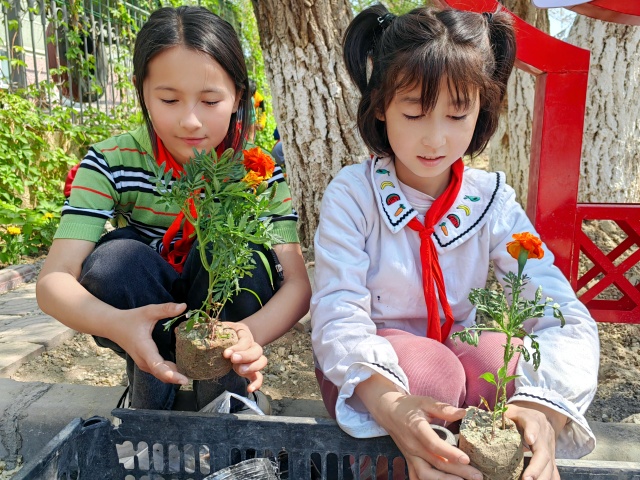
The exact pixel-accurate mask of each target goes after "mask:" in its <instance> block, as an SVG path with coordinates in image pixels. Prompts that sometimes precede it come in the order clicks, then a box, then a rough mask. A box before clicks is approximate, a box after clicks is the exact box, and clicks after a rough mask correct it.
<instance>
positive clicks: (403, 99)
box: [400, 97, 422, 104]
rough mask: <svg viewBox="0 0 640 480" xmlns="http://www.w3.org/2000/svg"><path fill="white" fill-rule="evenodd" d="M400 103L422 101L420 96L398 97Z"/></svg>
mask: <svg viewBox="0 0 640 480" xmlns="http://www.w3.org/2000/svg"><path fill="white" fill-rule="evenodd" d="M400 101H401V102H402V103H412V104H413V103H422V99H421V98H420V97H402V98H400Z"/></svg>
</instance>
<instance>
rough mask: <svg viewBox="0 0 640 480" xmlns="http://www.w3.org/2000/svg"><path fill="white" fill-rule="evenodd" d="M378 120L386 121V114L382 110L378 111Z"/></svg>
mask: <svg viewBox="0 0 640 480" xmlns="http://www.w3.org/2000/svg"><path fill="white" fill-rule="evenodd" d="M376 118H377V119H378V120H380V121H381V122H384V121H385V117H384V112H381V111H380V110H377V111H376Z"/></svg>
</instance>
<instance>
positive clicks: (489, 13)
mask: <svg viewBox="0 0 640 480" xmlns="http://www.w3.org/2000/svg"><path fill="white" fill-rule="evenodd" d="M482 16H483V17H484V18H486V19H487V23H491V21H492V20H493V13H491V12H482Z"/></svg>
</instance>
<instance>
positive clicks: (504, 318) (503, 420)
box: [452, 232, 565, 480]
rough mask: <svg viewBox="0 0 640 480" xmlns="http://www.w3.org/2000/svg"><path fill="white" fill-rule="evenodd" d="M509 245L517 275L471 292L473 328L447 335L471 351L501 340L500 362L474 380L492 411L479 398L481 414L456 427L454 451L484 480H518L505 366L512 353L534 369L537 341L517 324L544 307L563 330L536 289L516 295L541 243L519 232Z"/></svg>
mask: <svg viewBox="0 0 640 480" xmlns="http://www.w3.org/2000/svg"><path fill="white" fill-rule="evenodd" d="M513 238H514V240H513V241H512V242H509V243H508V244H507V251H508V252H509V254H510V255H511V256H512V257H513V258H515V259H516V260H517V261H518V273H517V275H516V274H514V273H513V272H508V273H507V274H506V275H505V277H504V279H503V280H504V283H505V288H504V289H503V290H502V291H496V290H494V289H489V288H474V289H473V290H472V291H471V293H470V294H469V300H470V301H471V303H472V304H473V305H475V306H476V308H477V320H476V324H475V325H473V326H471V327H469V328H465V329H464V330H461V331H459V332H456V333H454V334H453V335H452V338H453V339H459V340H461V341H463V342H465V343H468V344H469V345H474V346H477V345H478V342H479V337H480V335H481V333H482V332H499V333H502V334H504V335H505V336H506V341H505V344H504V356H503V359H504V362H503V364H502V366H501V367H500V369H499V370H498V372H496V374H495V375H494V374H493V373H492V372H486V373H484V374H482V375H481V376H480V378H482V379H484V380H486V381H487V382H489V383H490V384H492V385H494V386H495V389H496V396H495V402H494V405H495V406H494V408H493V409H491V408H490V407H489V403H488V402H487V400H486V399H485V398H482V399H481V403H482V405H484V407H485V408H486V410H482V409H480V408H476V407H469V408H468V409H467V413H466V415H465V417H464V419H463V420H462V425H461V426H460V440H459V446H460V449H461V450H462V451H464V452H465V453H466V454H467V455H468V456H469V458H470V459H471V465H473V466H474V467H476V468H478V470H480V471H481V472H482V473H483V475H484V479H485V480H511V479H514V480H515V479H519V478H520V475H521V473H522V469H523V456H524V447H523V444H522V437H521V435H520V433H519V432H518V430H517V428H516V425H515V424H514V423H513V422H512V421H511V420H509V419H508V418H507V417H506V412H507V385H508V384H509V382H511V381H513V380H515V379H516V378H517V375H509V374H508V371H507V369H508V365H509V362H510V361H511V359H513V356H514V355H515V354H516V353H518V352H519V353H520V355H521V356H522V358H524V360H525V361H527V362H529V361H532V362H533V367H534V369H536V370H537V369H538V367H539V366H540V345H539V344H538V342H537V341H536V338H537V336H536V335H535V334H533V333H528V332H527V331H526V330H525V329H524V328H523V324H524V322H525V321H526V320H528V319H530V318H539V317H542V316H544V315H545V312H546V310H547V308H550V309H551V311H552V312H553V316H554V317H555V318H557V319H559V320H560V326H561V327H563V326H564V323H565V321H564V317H563V315H562V312H561V311H560V308H559V305H558V304H556V303H552V302H553V300H552V299H551V298H546V299H545V300H544V301H542V287H538V289H537V290H536V293H535V295H534V298H533V300H527V299H525V298H522V296H521V294H522V292H523V290H524V287H525V285H526V284H527V283H528V282H529V280H530V279H529V277H528V276H527V275H526V274H524V273H523V272H524V268H525V265H526V263H527V260H528V259H529V258H534V259H540V258H542V257H543V256H544V250H543V249H542V242H541V241H540V239H539V238H537V237H536V236H534V235H532V234H530V233H528V232H525V233H518V234H515V235H513ZM506 290H510V292H511V302H510V303H509V301H508V300H507V296H506ZM525 337H528V338H529V339H530V341H531V346H530V348H531V352H530V351H529V350H528V349H527V348H526V347H525V346H524V345H513V344H512V343H511V340H512V339H514V338H520V339H524V338H525Z"/></svg>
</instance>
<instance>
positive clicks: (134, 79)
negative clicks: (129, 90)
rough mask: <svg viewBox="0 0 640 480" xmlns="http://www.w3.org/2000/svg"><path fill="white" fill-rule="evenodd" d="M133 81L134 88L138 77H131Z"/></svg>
mask: <svg viewBox="0 0 640 480" xmlns="http://www.w3.org/2000/svg"><path fill="white" fill-rule="evenodd" d="M131 81H132V82H133V86H134V87H135V86H136V76H135V75H134V76H133V77H131Z"/></svg>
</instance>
